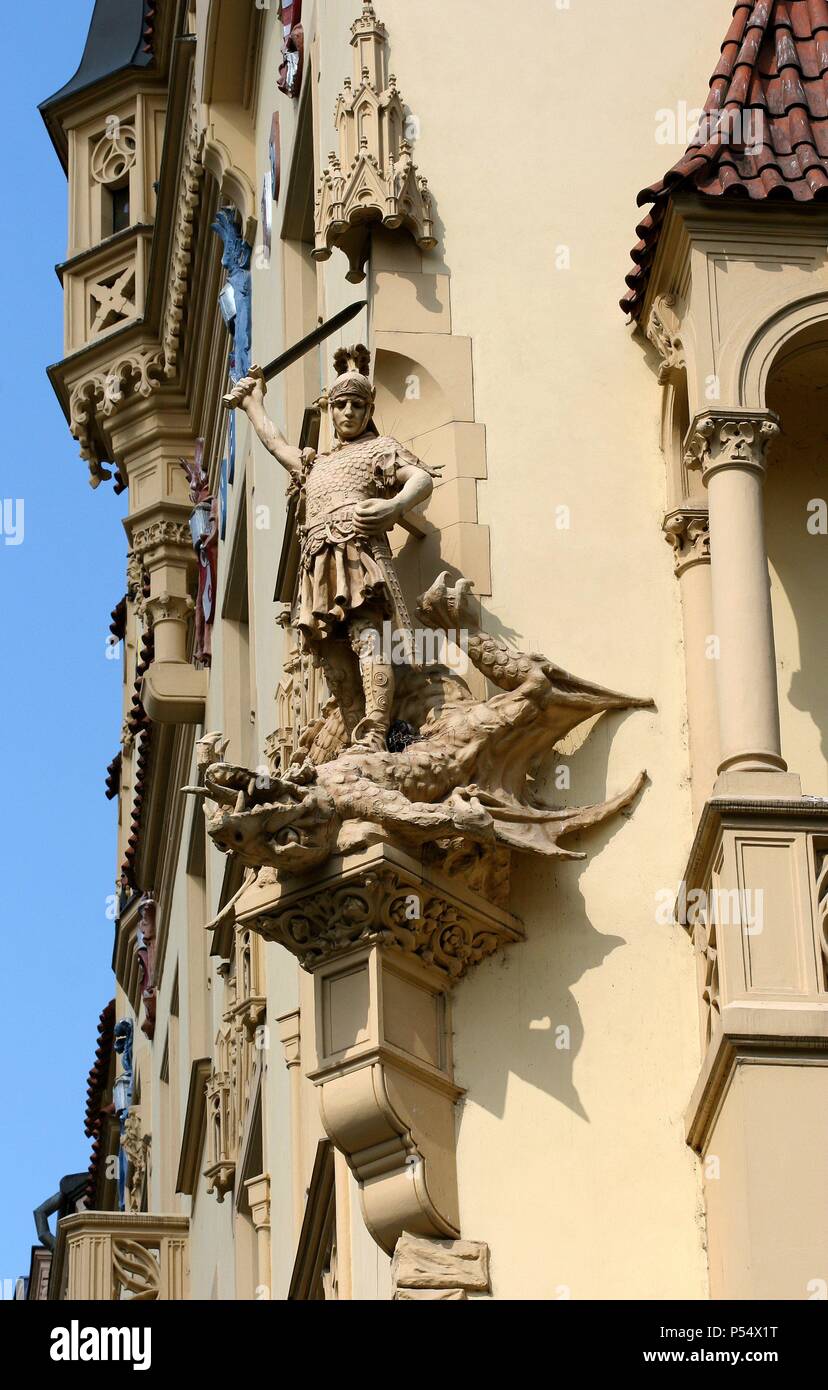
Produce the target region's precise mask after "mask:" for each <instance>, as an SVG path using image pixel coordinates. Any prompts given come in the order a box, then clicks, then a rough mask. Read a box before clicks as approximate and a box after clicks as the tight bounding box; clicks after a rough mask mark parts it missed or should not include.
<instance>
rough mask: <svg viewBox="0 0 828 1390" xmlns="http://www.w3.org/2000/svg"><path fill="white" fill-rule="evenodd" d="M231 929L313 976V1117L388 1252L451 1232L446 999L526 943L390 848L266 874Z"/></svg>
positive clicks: (455, 1230)
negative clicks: (243, 930)
mask: <svg viewBox="0 0 828 1390" xmlns="http://www.w3.org/2000/svg"><path fill="white" fill-rule="evenodd" d="M236 919H237V922H238V924H239V926H240V927H252V928H253V929H254V930H255V931H257V932H259V933H260V934H261V935H262V936H263V937H265V939H266V940H268V941H276V942H278V943H279V944H281V945H283V946H285V947H286V948H287V949H288V950H289V951H291V953H292V954H293V955H295V956H297V958H298V959H299V962H300V964H301V965H302V966H303V968H304V969H305V970H307V971H308V972H309V973H310V974H312V975H313V977H314V1012H315V1036H316V1058H315V1062H314V1063H312V1064H311V1068H310V1070H309V1071H308V1072H307V1075H308V1076H309V1079H310V1080H312V1081H313V1082H314V1083H315V1085H316V1086H318V1087H319V1101H320V1110H321V1115H322V1121H323V1124H324V1126H325V1129H326V1131H327V1133H328V1135H329V1137H330V1139H331V1141H332V1142H333V1143H334V1145H335V1146H336V1147H337V1148H338V1149H339V1150H340V1151H341V1152H342V1153H343V1154H344V1155H345V1157H346V1159H347V1161H348V1164H349V1166H350V1168H351V1171H352V1172H353V1174H354V1176H355V1178H356V1180H357V1182H358V1183H359V1186H360V1198H361V1203H362V1210H363V1215H364V1219H365V1222H366V1225H367V1227H368V1229H369V1230H370V1232H371V1234H372V1235H373V1237H374V1239H375V1240H376V1241H377V1243H378V1244H379V1245H380V1246H381V1247H382V1248H383V1249H384V1250H385V1251H386V1252H387V1253H388V1254H391V1253H392V1252H393V1251H394V1249H395V1246H396V1244H397V1241H398V1240H399V1238H400V1236H401V1235H402V1233H403V1231H408V1232H410V1233H411V1234H412V1235H416V1236H421V1237H441V1238H445V1237H456V1236H457V1235H459V1229H460V1227H459V1212H458V1198H457V1174H456V1163H455V1114H454V1108H455V1105H456V1102H457V1100H458V1099H459V1098H460V1096H461V1095H462V1094H463V1093H462V1091H461V1089H460V1088H459V1087H458V1086H457V1085H456V1084H455V1082H454V1076H453V1065H452V1056H451V1025H450V995H451V990H452V988H453V986H454V985H455V983H457V982H458V981H459V980H460V979H462V977H463V976H464V975H465V973H466V972H467V970H469V969H470V968H471V967H472V966H473V965H475V964H477V963H478V962H479V961H480V960H482V959H484V958H485V957H486V956H490V955H493V954H494V953H495V952H496V951H497V950H498V949H499V948H500V947H501V946H504V945H507V944H509V943H510V942H514V941H519V940H522V939H523V936H524V933H523V929H522V927H521V926H520V924H519V923H518V921H517V920H516V919H515V918H514V917H512V916H510V915H509V914H508V913H506V912H503V911H501V910H499V909H498V908H495V907H493V906H492V905H491V904H489V903H487V902H485V901H484V900H483V899H482V898H480V897H478V896H477V895H476V894H474V893H472V892H471V891H470V890H468V889H466V888H464V887H461V886H459V885H457V884H456V883H454V882H451V881H450V880H449V879H447V878H445V877H443V876H442V875H440V874H439V873H437V872H436V871H434V870H433V869H431V868H430V867H428V866H425V865H423V864H422V863H421V862H419V861H418V860H416V859H414V858H412V857H411V856H410V855H408V854H406V853H403V852H402V851H400V850H399V849H397V848H396V847H394V846H389V845H387V844H386V845H378V846H376V847H374V848H372V849H370V850H367V851H365V852H363V853H361V854H354V855H349V856H342V857H340V858H339V859H334V860H332V861H330V863H329V865H328V866H327V869H326V871H325V872H324V873H320V875H319V877H317V878H316V879H315V880H314V881H313V882H307V881H305V882H303V883H300V882H299V881H298V880H293V881H292V882H291V881H288V882H285V883H282V884H281V885H280V884H279V882H278V881H277V879H276V875H275V873H273V871H271V870H267V869H263V870H261V871H260V872H259V874H258V876H257V878H256V880H255V882H254V883H252V884H251V885H250V886H249V887H248V888H247V889H245V891H244V892H243V893H242V894H241V895H240V897H239V899H238V900H237V903H236Z"/></svg>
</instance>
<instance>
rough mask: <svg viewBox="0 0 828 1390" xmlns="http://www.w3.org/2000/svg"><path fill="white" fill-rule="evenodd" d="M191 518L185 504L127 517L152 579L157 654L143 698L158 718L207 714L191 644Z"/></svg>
mask: <svg viewBox="0 0 828 1390" xmlns="http://www.w3.org/2000/svg"><path fill="white" fill-rule="evenodd" d="M187 518H188V513H187V511H186V509H184V508H182V507H180V506H179V505H177V504H174V503H165V504H161V505H160V506H156V507H154V508H153V509H152V511H151V512H150V513H149V514H148V515H147V514H141V513H138V514H136V515H135V516H131V517H129V518H128V519H127V522H126V528H127V533H128V535H129V538H130V542H131V548H132V551H133V553H134V554H135V555H137V556H138V557H139V559H140V561H141V564H142V566H143V568H144V569H146V571H147V572H148V574H149V579H150V594H149V597H148V599H147V601H146V609H147V612H148V614H149V616H150V618H151V620H152V627H153V636H154V639H155V653H154V657H153V662H152V665H151V666H150V668H149V670H148V671H147V673H146V675H145V676H144V682H143V689H142V701H143V704H144V708H145V709H146V712H147V714H148V715H149V716H150V718H151V719H155V720H156V721H157V722H159V723H174V724H177V723H197V722H198V721H199V720H200V719H202V718H203V717H204V702H205V699H206V695H207V673H206V671H197V670H196V669H195V667H194V666H193V665H192V664H191V662H190V660H189V658H188V648H187V642H188V632H189V624H190V618H191V615H192V612H193V608H194V602H193V599H192V597H191V595H190V588H191V587H192V584H193V573H194V570H195V565H196V561H195V554H194V551H193V543H192V537H191V535H190V528H189V524H188V519H187Z"/></svg>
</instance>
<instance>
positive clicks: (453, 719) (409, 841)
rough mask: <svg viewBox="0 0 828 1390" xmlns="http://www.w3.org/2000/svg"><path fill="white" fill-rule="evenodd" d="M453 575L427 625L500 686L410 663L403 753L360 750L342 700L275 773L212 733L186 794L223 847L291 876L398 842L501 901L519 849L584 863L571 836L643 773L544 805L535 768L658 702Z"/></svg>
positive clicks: (427, 602)
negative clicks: (491, 691)
mask: <svg viewBox="0 0 828 1390" xmlns="http://www.w3.org/2000/svg"><path fill="white" fill-rule="evenodd" d="M447 580H448V576H447V574H445V573H443V574H441V575H440V576H439V578H438V579H437V580H436V581H435V583H434V584H433V585H432V587H431V588H430V589H429V590H428V591H427V593H425V594H424V595H423V596H422V597H421V599H420V601H419V605H418V610H417V616H418V618H419V620H420V621H421V622H422V623H424V624H425V625H426V626H427V627H430V628H433V629H437V630H440V631H443V632H448V631H451V630H453V631H454V632H455V633H456V632H458V631H462V632H463V635H464V637H465V639H466V648H467V652H468V656H469V659H470V661H471V663H472V664H473V665H474V666H475V667H476V669H477V670H478V671H480V672H481V673H482V674H483V675H484V676H485V677H487V678H488V680H489V681H490V682H491V684H492V685H494V686H495V687H497V690H498V693H497V694H495V695H492V696H491V697H490V698H488V699H476V698H475V697H474V696H473V694H472V692H471V691H470V689H469V686H468V685H467V684H466V682H465V681H463V680H462V679H461V678H460V676H459V675H457V674H456V673H455V672H452V671H451V670H450V669H449V668H448V667H447V666H445V665H440V664H431V665H423V666H417V665H415V664H413V663H408V664H404V665H402V666H401V668H400V669H399V671H398V675H397V680H396V690H395V706H394V718H395V723H394V726H393V727H392V730H391V735H392V736H393V734H394V732H395V730H397V731H399V730H403V731H404V733H403V738H402V739H401V740H400V741H401V742H402V743H403V744H404V746H402V747H401V748H400V751H396V752H392V751H385V752H370V751H365V750H358V749H351V748H349V747H348V740H347V734H346V731H345V727H344V724H343V722H342V718H341V715H340V713H339V710H338V708H337V707H336V705H335V702H333V701H331V702H329V704H328V706H326V708H325V710H324V711H323V714H322V717H321V718H320V719H319V720H318V721H317V722H316V723H315V724H314V725H312V726H311V727H310V728H308V729H307V730H306V731H305V734H304V736H303V738H302V739H301V741H300V745H299V747H298V749H297V752H296V753H295V754H294V757H293V761H292V762H291V763H290V765H289V766H288V767H286V768H284V769H283V768H279V767H271V769H270V773H269V775H267V776H263V775H262V770H261V769H260V770H259V771H258V772H256V771H250V770H249V769H247V768H240V767H235V766H233V765H231V764H229V763H227V762H225V761H224V757H223V754H224V751H225V749H226V743H225V742H224V741H223V740H222V738H221V735H220V734H208V735H206V736H205V737H204V738H203V739H202V740H201V741H200V743H199V745H198V750H197V762H198V785H197V786H195V787H188V788H186V789H185V790H186V791H188V792H192V793H195V794H196V795H200V796H202V797H203V798H204V801H205V815H206V819H207V829H208V833H209V834H210V836H211V838H212V840H213V842H214V843H215V844H216V846H217V847H218V848H219V849H220V850H222V851H223V852H225V853H229V854H233V855H236V856H237V858H238V859H239V861H240V862H241V863H242V864H244V865H245V866H247V867H248V868H250V869H256V870H259V869H263V868H264V869H270V870H271V871H275V873H276V875H277V877H278V878H279V880H285V879H294V878H296V877H301V876H302V875H305V874H308V873H310V872H311V871H314V870H318V868H319V867H320V866H321V865H322V864H323V863H324V862H325V861H326V860H327V859H328V858H329V857H330V856H331V855H334V854H347V853H351V852H355V851H358V850H362V849H366V848H368V847H369V846H371V845H375V844H378V843H381V842H383V841H393V842H394V843H396V844H397V845H399V846H400V847H401V848H403V849H409V850H414V851H415V852H421V853H423V855H424V857H426V858H428V859H429V861H430V862H432V863H433V864H435V866H436V867H438V868H442V869H443V870H444V871H446V872H448V873H451V874H455V875H458V876H459V877H460V878H461V879H462V880H463V881H464V882H466V883H467V884H468V886H469V887H470V888H472V889H474V890H475V891H478V892H481V893H483V894H484V895H486V896H487V897H488V898H489V899H490V900H491V901H495V902H497V901H501V902H502V901H503V900H504V898H505V894H506V892H507V891H508V876H509V864H510V857H511V855H510V852H511V851H512V850H518V851H526V852H529V853H532V854H536V855H542V856H545V857H551V858H563V859H582V858H584V857H585V856H584V855H583V854H578V853H574V852H572V851H569V850H566V849H564V848H562V847H561V845H560V843H559V842H560V840H561V839H562V838H563V837H565V836H567V835H572V834H574V833H575V832H577V831H581V830H585V829H587V828H588V827H590V826H594V825H597V824H599V823H600V822H601V821H604V820H606V819H607V818H608V817H609V816H611V815H613V813H615V812H617V811H619V810H621V809H622V808H623V807H625V806H627V805H628V804H629V803H630V802H631V801H632V800H633V799H634V797H635V796H636V794H637V792H638V791H639V789H640V787H641V786H642V784H643V782H644V779H645V776H646V774H645V773H643V772H642V773H641V774H640V775H639V776H638V777H637V778H636V779H635V781H634V782H633V783H632V785H631V786H629V787H628V788H627V789H626V791H624V792H622V793H621V794H620V796H616V797H614V798H613V799H612V800H609V801H606V802H603V803H601V804H599V805H595V806H587V807H577V808H567V809H560V808H555V807H551V806H546V805H543V804H541V803H540V801H539V800H538V799H537V797H536V795H535V793H534V782H533V772H534V771H535V769H536V768H537V766H538V764H539V763H540V762H541V761H542V759H543V758H544V756H545V755H547V754H548V753H550V752H551V751H552V749H553V748H554V746H555V745H556V744H557V743H558V741H559V740H560V739H562V738H563V737H564V736H565V735H567V734H568V733H570V732H571V731H572V730H573V729H575V728H576V727H577V726H578V725H579V724H581V723H583V722H584V721H585V720H587V719H590V718H592V717H593V716H595V715H596V714H599V713H601V712H603V711H605V710H610V709H635V708H644V707H647V706H650V705H652V701H651V700H642V699H636V698H635V697H633V696H629V695H621V694H617V693H616V692H614V691H611V690H605V689H603V688H602V687H601V686H598V685H593V684H591V683H589V682H586V681H582V680H579V679H577V678H576V677H574V676H571V675H569V674H568V673H567V672H566V671H563V670H561V669H560V667H558V666H555V665H553V663H552V662H551V661H549V660H547V658H546V657H544V656H540V655H536V654H525V653H522V652H520V651H518V650H517V649H515V648H514V647H512V646H511V645H510V644H509V643H508V642H506V641H504V640H503V639H502V638H500V637H498V636H492V635H489V634H487V633H484V632H482V631H481V630H480V629H479V627H478V626H477V624H476V622H475V619H474V617H473V616H472V614H471V612H470V605H469V603H468V601H467V600H468V596H469V592H470V589H471V584H470V583H469V581H467V580H464V579H461V580H459V581H458V582H457V583H456V584H455V585H454V586H453V587H449V585H448V582H447ZM389 743H392V738H391V737H390V738H389Z"/></svg>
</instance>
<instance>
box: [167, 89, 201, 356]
mask: <svg viewBox="0 0 828 1390" xmlns="http://www.w3.org/2000/svg"><path fill="white" fill-rule="evenodd" d="M203 148H204V132H203V130H202V129H201V126H200V123H199V119H198V104H197V102H196V101H193V102H192V103H191V105H190V114H189V118H188V122H187V134H186V138H185V143H184V153H183V157H182V163H181V183H180V187H179V192H178V206H177V208H176V216H175V230H174V232H173V246H172V262H171V269H170V285H169V289H168V291H167V301H166V306H165V309H164V322H163V326H162V330H161V342H162V344H163V359H164V376H165V377H166V378H168V379H169V378H171V377H173V376H175V371H176V366H177V363H178V352H179V347H180V343H181V326H182V324H183V321H184V314H185V306H186V302H187V295H188V294H189V290H190V273H191V270H192V260H193V257H192V246H193V234H194V230H195V214H196V210H197V208H198V205H199V202H200V201H201V184H202V180H203V178H204V165H203V163H202V160H201V156H202V151H203Z"/></svg>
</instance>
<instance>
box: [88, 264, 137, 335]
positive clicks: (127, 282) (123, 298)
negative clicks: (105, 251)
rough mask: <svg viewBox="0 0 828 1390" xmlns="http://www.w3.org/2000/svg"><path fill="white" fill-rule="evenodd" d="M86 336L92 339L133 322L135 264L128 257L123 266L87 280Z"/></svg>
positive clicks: (134, 312) (135, 310) (135, 307)
mask: <svg viewBox="0 0 828 1390" xmlns="http://www.w3.org/2000/svg"><path fill="white" fill-rule="evenodd" d="M86 289H87V292H88V294H89V305H90V307H89V333H88V336H89V337H90V338H95V337H97V335H98V334H99V333H106V332H108V331H109V329H110V328H115V327H117V325H118V324H120V323H126V321H127V320H128V319H134V318H135V316H136V314H137V313H138V307H137V305H136V303H135V261H134V259H132V258H130V260H129V261H128V263H127V264H126V265H124V266H118V268H117V269H116V270H110V271H108V272H107V273H106V274H105V275H102V276H100V277H99V278H98V279H97V280H95V279H92V280H88V281H87V284H86Z"/></svg>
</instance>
